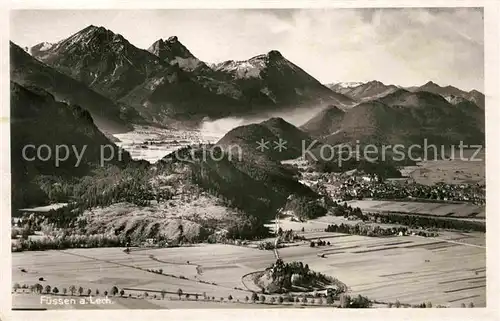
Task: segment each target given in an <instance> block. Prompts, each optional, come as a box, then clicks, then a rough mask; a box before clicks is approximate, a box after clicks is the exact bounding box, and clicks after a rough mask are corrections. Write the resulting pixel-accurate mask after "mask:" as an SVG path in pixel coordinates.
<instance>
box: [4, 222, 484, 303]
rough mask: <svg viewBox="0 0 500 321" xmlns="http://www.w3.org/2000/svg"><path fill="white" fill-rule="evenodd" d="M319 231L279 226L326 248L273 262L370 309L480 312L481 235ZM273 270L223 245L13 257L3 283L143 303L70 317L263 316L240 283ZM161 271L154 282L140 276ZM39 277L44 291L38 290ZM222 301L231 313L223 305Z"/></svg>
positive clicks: (293, 250)
mask: <svg viewBox="0 0 500 321" xmlns="http://www.w3.org/2000/svg"><path fill="white" fill-rule="evenodd" d="M327 223H328V222H327V221H324V218H323V220H321V219H320V220H312V221H310V222H306V223H299V222H290V221H283V222H282V223H281V224H280V225H281V227H282V228H283V229H290V228H293V229H295V230H297V231H299V230H300V229H301V228H302V227H304V230H305V232H304V233H303V234H304V236H305V237H306V238H308V239H317V238H321V239H322V240H326V241H330V242H331V244H332V245H330V246H322V247H315V248H311V247H310V246H309V241H303V242H300V243H296V244H294V245H297V246H290V247H286V248H282V249H279V253H280V257H281V258H282V259H283V260H284V261H285V262H289V261H293V260H297V261H302V262H304V263H307V264H309V266H310V268H311V269H312V270H314V271H317V272H322V273H324V274H327V275H331V276H334V277H336V278H338V279H339V280H341V281H342V282H344V283H346V284H347V286H348V287H349V294H350V295H357V294H361V295H364V296H367V297H368V298H370V299H372V300H376V301H378V302H384V303H388V302H392V303H394V302H395V301H396V300H399V301H400V302H401V303H409V304H420V303H422V302H428V301H430V302H432V304H433V305H434V306H435V305H437V304H441V305H446V306H450V307H459V306H460V305H461V304H462V303H465V304H466V305H467V304H469V303H470V302H473V303H474V305H475V306H476V307H481V306H483V307H484V306H485V305H486V248H485V234H483V233H456V232H443V233H440V236H439V237H436V238H423V237H418V236H401V237H392V238H388V237H386V238H373V237H366V236H357V235H346V234H339V233H327V232H323V230H324V227H325V224H327ZM322 254H324V256H325V257H324V258H323V257H321V256H322ZM274 262H275V255H274V252H273V251H266V250H258V249H256V248H253V247H252V246H235V245H225V244H200V245H196V246H192V247H180V248H162V249H134V250H133V251H131V252H130V254H126V253H124V252H123V248H98V249H71V250H61V251H44V252H21V253H13V264H12V280H13V283H16V282H17V283H19V284H20V285H23V284H27V285H32V284H35V283H40V284H42V285H43V286H45V285H47V284H49V285H51V286H52V287H54V286H57V287H58V289H59V290H60V291H61V290H62V289H63V288H68V289H69V287H70V286H71V285H75V286H76V287H77V288H78V287H80V286H81V287H83V288H84V291H85V292H84V293H86V291H87V289H89V288H90V289H92V293H94V292H95V290H96V289H99V291H100V293H101V297H102V293H103V292H104V291H105V290H107V291H109V290H110V289H111V287H112V286H114V285H116V286H117V287H118V288H120V289H121V288H123V289H124V290H125V296H127V295H128V294H132V295H133V296H138V295H142V294H143V293H144V292H148V293H149V298H148V299H147V300H139V299H134V298H118V299H116V305H106V306H105V307H92V306H90V305H87V306H83V307H82V306H80V305H79V306H78V307H76V308H148V307H150V308H238V307H241V308H250V307H261V308H268V307H270V306H269V305H267V304H265V305H262V304H250V303H249V304H244V303H243V302H245V297H246V296H248V297H251V294H252V292H251V291H250V290H255V287H253V286H252V285H251V284H250V285H248V284H247V283H248V282H247V281H246V280H247V279H245V280H244V278H243V277H244V276H245V275H247V274H248V273H251V272H255V271H259V270H263V269H265V268H266V267H268V266H270V265H271V264H272V263H274ZM160 268H161V269H162V270H163V275H161V274H157V273H152V272H149V271H147V269H155V270H157V269H160ZM21 269H25V270H26V272H22V271H21ZM40 277H43V278H44V281H39V278H40ZM244 281H245V282H244ZM179 288H180V289H182V291H183V293H185V294H186V293H190V294H191V300H189V301H187V300H184V301H179V300H178V298H177V295H176V294H175V293H176V291H177V290H178V289H179ZM161 290H165V291H167V292H170V293H168V294H167V295H166V299H165V300H161V299H153V298H152V295H153V294H154V293H156V294H157V296H158V297H159V295H160V292H159V291H161ZM155 291H156V292H155ZM204 293H205V294H206V295H207V296H209V297H215V298H216V300H220V298H221V297H222V298H224V303H220V302H201V301H200V302H197V301H195V300H194V299H193V296H194V295H195V294H199V296H200V298H201V297H202V296H203V294H204ZM229 295H231V296H232V298H233V300H232V301H233V303H228V302H227V301H228V300H227V298H228V296H229ZM270 297H271V295H269V296H267V300H266V302H269V301H270ZM275 297H277V295H275ZM237 300H239V301H240V302H239V303H237V302H236V301H237ZM316 305H317V304H316ZM275 306H278V305H277V304H275ZM285 306H286V305H285ZM313 306H314V304H313ZM13 307H14V308H22V307H24V308H26V307H30V308H34V307H38V308H40V307H42V308H48V309H53V308H56V309H60V308H68V307H61V306H48V305H46V304H41V303H40V295H34V294H17V293H16V294H14V295H13ZM70 308H71V307H70Z"/></svg>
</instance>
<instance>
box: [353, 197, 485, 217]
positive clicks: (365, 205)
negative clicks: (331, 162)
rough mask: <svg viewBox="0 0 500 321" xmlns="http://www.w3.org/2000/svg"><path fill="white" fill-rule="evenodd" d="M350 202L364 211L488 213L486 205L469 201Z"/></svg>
mask: <svg viewBox="0 0 500 321" xmlns="http://www.w3.org/2000/svg"><path fill="white" fill-rule="evenodd" d="M348 204H349V205H351V206H352V207H359V208H360V209H361V210H362V211H363V212H365V211H366V212H402V213H414V214H421V215H433V216H449V217H460V218H485V215H486V211H485V208H484V207H481V206H477V205H474V204H467V203H461V204H452V203H444V202H441V203H440V202H436V203H431V202H403V201H377V200H355V201H350V202H348Z"/></svg>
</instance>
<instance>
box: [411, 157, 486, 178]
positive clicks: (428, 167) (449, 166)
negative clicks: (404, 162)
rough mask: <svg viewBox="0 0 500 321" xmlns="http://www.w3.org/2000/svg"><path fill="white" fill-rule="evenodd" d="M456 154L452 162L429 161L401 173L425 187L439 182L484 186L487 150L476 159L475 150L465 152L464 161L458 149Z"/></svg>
mask: <svg viewBox="0 0 500 321" xmlns="http://www.w3.org/2000/svg"><path fill="white" fill-rule="evenodd" d="M455 153H456V154H455V158H454V159H452V160H427V161H423V162H419V163H418V164H417V165H418V166H408V167H406V168H405V169H403V170H402V171H401V173H402V174H403V175H404V176H410V177H411V178H413V179H414V180H415V182H417V183H420V184H425V185H433V184H435V183H439V182H444V183H448V184H462V183H470V184H476V183H479V184H484V183H485V157H486V155H485V150H484V149H483V150H482V151H481V152H479V154H478V155H476V156H475V157H473V156H474V155H473V154H474V153H475V150H464V151H463V159H464V160H461V159H460V151H459V150H458V149H457V150H456V152H455ZM447 157H448V156H447ZM465 159H466V160H465ZM481 160H482V161H481Z"/></svg>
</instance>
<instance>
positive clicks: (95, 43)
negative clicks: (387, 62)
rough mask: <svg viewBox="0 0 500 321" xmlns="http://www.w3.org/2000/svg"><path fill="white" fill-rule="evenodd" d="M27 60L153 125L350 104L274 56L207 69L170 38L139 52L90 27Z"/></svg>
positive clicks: (47, 45) (37, 49)
mask: <svg viewBox="0 0 500 321" xmlns="http://www.w3.org/2000/svg"><path fill="white" fill-rule="evenodd" d="M29 52H30V53H31V55H32V56H33V57H35V58H36V59H38V60H39V61H41V62H43V63H44V64H46V65H48V66H50V67H51V68H53V69H55V70H56V71H58V72H59V73H62V74H64V75H66V76H68V77H71V78H73V79H75V80H77V81H79V82H81V83H83V84H85V85H86V86H88V87H89V88H90V89H92V90H94V91H95V92H97V93H99V94H100V95H102V96H105V97H107V98H108V99H111V100H112V101H114V102H115V103H117V104H121V105H125V106H129V107H132V108H134V109H135V110H136V111H137V112H138V113H139V114H140V116H141V117H143V118H144V119H146V120H147V121H150V122H153V123H159V124H168V123H169V121H172V120H174V121H175V120H181V121H186V122H187V121H191V122H194V123H196V121H201V120H202V119H205V118H207V117H208V118H210V119H217V118H222V117H226V116H230V115H231V116H235V115H248V114H255V113H263V112H271V111H272V112H275V111H276V110H281V109H284V110H286V109H290V108H297V107H301V106H326V105H327V104H331V103H335V104H338V105H342V106H350V105H352V104H353V103H354V102H353V101H352V99H350V98H348V97H346V96H344V95H342V94H338V93H335V92H333V91H331V90H329V89H328V88H327V87H325V86H324V85H322V84H321V83H320V82H319V81H317V80H316V79H314V78H313V77H312V76H310V75H309V74H307V73H306V72H305V71H304V70H302V69H301V68H300V67H298V66H296V65H295V64H293V63H292V62H290V61H289V60H287V59H286V58H285V57H284V56H283V55H282V54H281V53H280V52H278V51H276V50H271V51H269V52H268V53H265V54H262V55H258V56H256V57H252V58H250V59H248V60H245V61H232V60H231V61H226V62H222V63H220V64H217V65H213V66H209V65H208V64H206V63H205V62H203V61H201V60H199V59H198V58H196V57H195V56H194V55H193V54H192V53H191V52H190V51H189V50H188V49H187V48H186V47H185V46H184V45H183V44H182V43H181V42H180V41H179V39H178V38H177V37H175V36H173V37H170V38H168V39H166V40H164V39H159V40H157V41H155V42H154V43H153V44H152V45H151V46H150V47H149V48H148V50H143V49H139V48H137V47H135V46H134V45H132V44H131V43H130V42H129V41H127V40H126V39H125V38H124V37H123V36H121V35H119V34H115V33H113V32H112V31H110V30H108V29H105V28H103V27H96V26H92V25H91V26H88V27H87V28H85V29H83V30H81V31H79V32H77V33H75V34H74V35H71V36H70V37H68V38H67V39H64V40H61V41H59V42H58V43H55V44H50V43H40V44H38V45H35V46H33V47H32V48H30V49H29Z"/></svg>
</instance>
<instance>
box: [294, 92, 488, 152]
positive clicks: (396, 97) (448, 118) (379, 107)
mask: <svg viewBox="0 0 500 321" xmlns="http://www.w3.org/2000/svg"><path fill="white" fill-rule="evenodd" d="M484 126H485V125H484V111H483V110H482V109H481V108H479V107H478V106H477V105H476V104H474V103H473V102H471V101H468V100H464V101H462V102H460V103H457V104H455V105H453V104H452V103H450V102H448V101H447V100H446V99H445V98H443V97H442V96H441V95H438V94H434V93H431V92H428V91H415V92H411V91H408V90H406V89H401V88H400V89H397V90H395V91H394V92H392V93H390V94H387V95H385V96H383V97H380V98H378V99H374V100H369V101H365V102H361V103H359V104H357V105H356V106H354V107H352V108H350V109H347V110H341V109H339V108H337V107H335V106H330V107H329V108H328V109H325V110H323V111H321V112H320V113H318V114H317V115H315V116H314V117H313V118H312V119H310V120H309V121H307V122H306V123H305V124H304V125H302V127H301V128H302V129H303V130H305V131H307V132H308V133H310V134H311V135H313V136H316V137H319V138H320V139H322V140H323V141H325V142H328V143H330V144H340V143H351V144H356V143H357V142H360V143H361V144H376V145H380V144H386V145H394V144H404V145H406V146H409V145H411V144H423V142H424V139H427V141H428V142H429V144H431V143H432V144H459V143H460V142H461V141H463V142H464V144H482V143H484V139H485V134H484V133H485V129H484Z"/></svg>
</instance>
